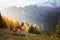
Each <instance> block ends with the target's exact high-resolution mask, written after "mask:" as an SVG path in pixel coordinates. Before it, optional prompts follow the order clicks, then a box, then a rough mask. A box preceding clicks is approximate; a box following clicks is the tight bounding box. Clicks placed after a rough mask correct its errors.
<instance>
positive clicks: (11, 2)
mask: <svg viewBox="0 0 60 40" xmlns="http://www.w3.org/2000/svg"><path fill="white" fill-rule="evenodd" d="M48 1H50V3H51V2H53V0H0V10H1V9H3V8H7V7H11V6H17V7H24V6H26V5H31V4H32V5H34V4H41V3H44V2H48ZM56 2H57V4H58V5H60V0H56Z"/></svg>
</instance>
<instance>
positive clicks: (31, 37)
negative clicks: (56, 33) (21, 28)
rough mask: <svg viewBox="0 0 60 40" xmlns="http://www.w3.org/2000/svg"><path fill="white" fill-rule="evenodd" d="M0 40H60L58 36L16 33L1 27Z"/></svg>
mask: <svg viewBox="0 0 60 40" xmlns="http://www.w3.org/2000/svg"><path fill="white" fill-rule="evenodd" d="M0 40H60V38H58V37H53V36H48V35H45V34H38V35H37V34H31V33H28V34H27V35H23V36H22V35H18V34H16V33H14V34H11V32H10V31H8V30H7V29H0Z"/></svg>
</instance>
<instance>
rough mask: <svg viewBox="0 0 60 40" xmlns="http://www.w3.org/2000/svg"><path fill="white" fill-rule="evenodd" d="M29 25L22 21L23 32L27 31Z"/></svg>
mask: <svg viewBox="0 0 60 40" xmlns="http://www.w3.org/2000/svg"><path fill="white" fill-rule="evenodd" d="M28 30H29V26H28V25H27V23H26V22H24V32H28Z"/></svg>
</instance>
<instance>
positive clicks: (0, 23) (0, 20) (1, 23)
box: [0, 12, 3, 28]
mask: <svg viewBox="0 0 60 40" xmlns="http://www.w3.org/2000/svg"><path fill="white" fill-rule="evenodd" d="M0 28H3V20H2V16H1V12H0Z"/></svg>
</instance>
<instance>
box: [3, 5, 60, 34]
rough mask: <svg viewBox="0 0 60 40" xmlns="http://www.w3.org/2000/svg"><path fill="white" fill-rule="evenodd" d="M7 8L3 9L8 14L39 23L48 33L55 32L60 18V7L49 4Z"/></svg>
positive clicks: (20, 20) (19, 19)
mask: <svg viewBox="0 0 60 40" xmlns="http://www.w3.org/2000/svg"><path fill="white" fill-rule="evenodd" d="M7 9H8V10H7ZM7 9H6V10H5V9H4V11H2V13H3V14H5V15H6V16H7V14H8V15H9V16H10V17H13V19H17V20H18V21H19V22H22V21H26V22H28V23H33V24H37V25H39V26H41V28H42V30H43V31H44V32H45V33H47V34H51V32H53V33H54V31H55V29H56V25H57V21H58V18H60V7H54V8H52V7H47V6H40V7H38V6H36V5H30V6H25V7H24V8H22V7H20V8H17V7H12V8H10V9H9V8H7ZM6 13H7V14H6ZM9 16H8V17H9Z"/></svg>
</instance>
